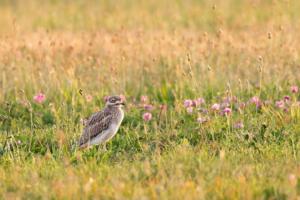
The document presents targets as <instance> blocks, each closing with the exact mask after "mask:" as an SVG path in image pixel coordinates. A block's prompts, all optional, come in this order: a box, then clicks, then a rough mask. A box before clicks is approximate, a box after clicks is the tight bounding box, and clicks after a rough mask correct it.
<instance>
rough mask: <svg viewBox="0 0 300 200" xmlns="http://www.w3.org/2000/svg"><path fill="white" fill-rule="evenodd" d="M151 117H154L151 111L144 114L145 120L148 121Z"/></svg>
mask: <svg viewBox="0 0 300 200" xmlns="http://www.w3.org/2000/svg"><path fill="white" fill-rule="evenodd" d="M151 119H152V114H151V113H149V112H146V113H144V114H143V120H144V121H146V122H148V121H150V120H151Z"/></svg>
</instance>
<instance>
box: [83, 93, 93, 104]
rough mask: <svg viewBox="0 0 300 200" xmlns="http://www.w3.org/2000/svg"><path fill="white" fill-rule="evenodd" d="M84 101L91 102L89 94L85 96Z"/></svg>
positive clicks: (91, 98)
mask: <svg viewBox="0 0 300 200" xmlns="http://www.w3.org/2000/svg"><path fill="white" fill-rule="evenodd" d="M85 100H86V101H87V102H91V101H92V100H93V96H92V95H90V94H88V95H86V96H85Z"/></svg>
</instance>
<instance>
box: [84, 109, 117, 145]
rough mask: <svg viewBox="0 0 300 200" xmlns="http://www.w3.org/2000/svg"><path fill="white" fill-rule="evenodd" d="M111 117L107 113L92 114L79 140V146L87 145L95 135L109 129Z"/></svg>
mask: <svg viewBox="0 0 300 200" xmlns="http://www.w3.org/2000/svg"><path fill="white" fill-rule="evenodd" d="M111 119H112V115H111V113H109V112H98V113H95V114H93V115H92V116H91V117H90V118H89V119H88V121H87V123H86V126H85V128H84V129H83V133H82V135H81V137H80V139H79V146H81V145H83V144H85V143H87V142H88V141H90V140H91V139H93V138H94V137H96V136H97V135H99V134H101V133H102V132H103V131H105V130H107V129H108V128H109V124H110V123H109V122H110V121H111Z"/></svg>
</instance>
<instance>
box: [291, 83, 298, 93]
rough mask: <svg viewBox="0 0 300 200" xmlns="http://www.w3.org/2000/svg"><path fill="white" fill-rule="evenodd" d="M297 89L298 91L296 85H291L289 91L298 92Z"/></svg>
mask: <svg viewBox="0 0 300 200" xmlns="http://www.w3.org/2000/svg"><path fill="white" fill-rule="evenodd" d="M298 91H299V88H298V86H296V85H293V86H291V92H292V93H298Z"/></svg>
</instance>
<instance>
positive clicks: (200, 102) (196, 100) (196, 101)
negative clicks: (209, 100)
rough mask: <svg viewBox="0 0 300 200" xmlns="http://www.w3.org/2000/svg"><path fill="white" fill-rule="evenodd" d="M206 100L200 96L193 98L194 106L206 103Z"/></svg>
mask: <svg viewBox="0 0 300 200" xmlns="http://www.w3.org/2000/svg"><path fill="white" fill-rule="evenodd" d="M204 103H205V100H204V99H203V98H198V99H195V100H193V106H195V107H197V106H200V105H201V104H204Z"/></svg>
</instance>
